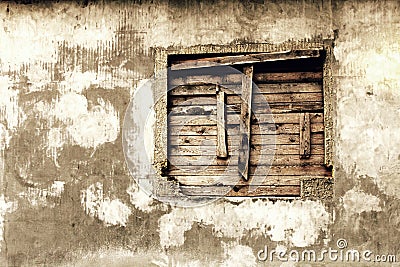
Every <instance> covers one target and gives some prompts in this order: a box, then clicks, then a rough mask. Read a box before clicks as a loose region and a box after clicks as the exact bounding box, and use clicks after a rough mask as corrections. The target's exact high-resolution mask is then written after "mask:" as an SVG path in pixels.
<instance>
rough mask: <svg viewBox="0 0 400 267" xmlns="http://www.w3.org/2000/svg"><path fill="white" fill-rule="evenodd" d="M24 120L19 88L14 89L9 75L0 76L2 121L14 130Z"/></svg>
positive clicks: (0, 117) (0, 119) (0, 111)
mask: <svg viewBox="0 0 400 267" xmlns="http://www.w3.org/2000/svg"><path fill="white" fill-rule="evenodd" d="M23 120H24V115H23V113H22V111H21V109H20V108H19V107H18V90H14V89H12V81H11V80H10V77H8V76H0V122H2V123H4V124H5V125H7V129H8V130H14V129H15V128H17V127H18V126H19V125H20V123H22V122H23Z"/></svg>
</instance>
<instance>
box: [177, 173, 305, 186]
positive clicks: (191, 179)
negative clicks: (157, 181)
mask: <svg viewBox="0 0 400 267" xmlns="http://www.w3.org/2000/svg"><path fill="white" fill-rule="evenodd" d="M174 179H175V180H177V181H179V183H181V184H183V185H229V186H234V185H239V186H240V185H256V186H257V185H275V186H279V185H300V181H301V179H302V176H299V175H297V176H296V175H291V176H282V175H274V176H273V175H268V176H255V175H250V176H249V181H245V180H243V179H242V178H241V177H239V176H236V178H234V177H230V178H227V176H226V175H220V176H215V175H214V176H212V175H208V176H203V175H193V176H190V175H182V176H174Z"/></svg>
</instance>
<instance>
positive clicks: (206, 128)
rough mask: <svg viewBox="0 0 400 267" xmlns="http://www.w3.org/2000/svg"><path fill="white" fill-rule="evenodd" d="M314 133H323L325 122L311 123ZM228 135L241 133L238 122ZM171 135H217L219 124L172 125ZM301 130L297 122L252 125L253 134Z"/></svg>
mask: <svg viewBox="0 0 400 267" xmlns="http://www.w3.org/2000/svg"><path fill="white" fill-rule="evenodd" d="M310 128H311V129H310V130H311V132H312V133H323V131H324V124H323V123H322V122H316V123H313V124H311V127H310ZM225 129H226V130H227V133H228V135H237V134H239V133H240V129H239V125H238V124H229V125H228V126H227V127H226V128H225ZM169 131H170V134H171V135H217V133H218V129H217V124H212V125H185V126H182V125H170V128H169ZM298 132H300V124H297V123H281V124H265V125H261V127H260V126H259V125H251V133H252V134H291V133H298Z"/></svg>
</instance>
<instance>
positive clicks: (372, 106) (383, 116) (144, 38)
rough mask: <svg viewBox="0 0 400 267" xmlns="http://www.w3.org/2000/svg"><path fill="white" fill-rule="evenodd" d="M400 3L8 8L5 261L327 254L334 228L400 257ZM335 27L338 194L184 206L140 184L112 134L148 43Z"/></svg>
mask: <svg viewBox="0 0 400 267" xmlns="http://www.w3.org/2000/svg"><path fill="white" fill-rule="evenodd" d="M399 10H400V7H399V4H398V2H396V1H387V2H386V1H358V2H357V1H346V2H342V1H301V2H298V1H284V0H282V1H244V2H239V1H212V2H208V1H207V2H198V1H169V2H167V1H153V2H145V1H143V3H141V4H139V3H127V4H124V3H115V2H113V3H108V2H104V3H103V2H102V3H96V4H93V3H90V4H89V5H88V6H86V7H83V6H79V5H78V4H76V3H72V2H61V3H49V4H48V5H39V4H34V5H18V4H14V3H1V4H0V17H1V19H0V35H1V40H0V72H1V73H0V95H1V97H0V178H1V179H0V181H1V183H2V185H1V188H0V190H1V194H2V197H1V198H0V202H1V203H0V207H1V208H0V229H1V231H0V233H2V236H4V241H5V242H3V248H2V250H1V257H0V263H1V265H4V266H7V265H9V266H21V265H27V266H34V265H50V266H54V265H66V266H68V264H69V263H70V264H69V265H70V266H73V264H75V266H82V265H86V266H100V265H109V266H113V265H114V266H124V265H125V266H132V265H134V266H135V265H136V266H139V265H150V264H153V265H158V266H170V265H177V266H196V265H197V266H204V265H207V263H208V265H216V266H220V265H222V264H226V265H227V264H230V263H231V262H232V261H235V263H238V262H246V263H248V265H251V264H253V263H258V262H256V261H255V260H254V256H255V252H256V250H257V249H258V248H262V247H263V245H264V244H265V243H267V244H269V245H271V247H277V246H283V245H284V246H285V248H287V249H291V248H293V247H296V246H300V247H303V246H314V247H319V248H321V246H326V245H332V246H334V245H335V242H336V239H337V238H339V237H342V238H346V239H347V240H348V242H349V244H350V245H351V246H354V247H359V248H364V249H371V250H375V251H378V252H381V253H393V254H396V253H397V254H398V253H399V251H400V246H399V229H400V221H399V218H400V214H399V210H400V204H399V200H398V198H399V190H398V188H399V187H400V184H399V183H400V179H398V177H399V175H400V173H399V172H400V171H399V170H400V163H399V160H400V159H399V153H398V152H397V151H399V144H400V142H399V141H400V140H399V134H398V130H399V128H400V125H399V120H398V117H399V115H400V114H399V106H400V102H399V99H400V98H399V90H398V88H399V85H400V84H399V83H400V82H399V75H400V73H399V70H400V66H399V65H400V53H399V47H400V43H399V40H400V36H399V35H400V33H399V31H398V29H399V27H400V17H399V15H398V14H399ZM334 31H335V33H336V37H337V38H336V39H335V49H334V54H335V60H336V62H335V66H334V82H335V89H336V92H337V95H336V101H337V103H336V106H337V110H336V116H337V124H336V132H337V133H338V135H337V136H336V138H335V144H336V154H335V157H336V159H335V162H336V165H335V166H334V167H335V195H336V196H335V198H334V199H332V200H329V201H326V202H324V203H321V202H317V201H310V200H309V201H292V202H289V201H271V200H254V201H253V200H250V199H247V200H238V201H221V202H218V203H214V204H212V205H210V206H204V207H200V208H196V209H177V208H170V207H168V206H166V205H163V204H160V203H158V202H157V201H154V200H152V199H151V198H150V197H148V196H146V195H144V194H143V192H141V191H140V190H138V188H137V187H135V185H134V184H133V179H132V178H131V177H130V175H129V173H128V171H127V169H126V167H125V162H124V157H123V153H122V148H121V136H120V135H121V131H120V128H121V127H122V118H123V114H124V112H125V109H126V106H127V104H128V102H129V97H130V96H132V95H133V92H134V88H135V85H137V84H140V83H141V82H145V81H146V79H147V78H149V77H150V76H151V75H152V73H153V66H154V57H153V54H152V53H153V52H152V50H151V49H150V48H152V47H163V48H166V47H168V46H182V47H188V46H192V45H206V44H217V45H224V44H230V43H231V42H271V43H275V44H276V43H279V42H283V41H287V40H289V39H290V40H303V39H304V38H330V37H332V36H333V35H334V34H333V33H334ZM153 122H154V118H153V121H151V120H150V121H149V127H148V128H151V124H152V123H153ZM146 136H147V137H149V138H148V140H147V141H146V144H147V145H148V148H149V150H151V147H153V144H152V140H151V139H152V138H151V135H147V134H146ZM150 154H151V153H150ZM61 185H62V186H61ZM3 229H4V232H3ZM60 233H63V238H59V234H60ZM237 255H243V258H240V259H237V258H236V257H237ZM217 259H218V260H217ZM152 261H153V262H152ZM282 266H295V264H294V263H282Z"/></svg>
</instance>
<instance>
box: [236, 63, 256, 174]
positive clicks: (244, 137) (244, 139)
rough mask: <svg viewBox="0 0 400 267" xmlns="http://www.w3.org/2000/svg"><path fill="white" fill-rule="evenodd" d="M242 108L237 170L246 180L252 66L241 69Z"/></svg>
mask: <svg viewBox="0 0 400 267" xmlns="http://www.w3.org/2000/svg"><path fill="white" fill-rule="evenodd" d="M243 73H244V76H243V79H242V107H241V113H240V133H241V142H240V148H239V158H238V169H239V173H240V174H241V175H242V178H243V179H244V180H248V165H249V158H250V144H251V140H250V139H251V138H250V137H251V114H252V112H251V107H252V105H251V104H252V98H253V80H252V78H253V66H245V67H243Z"/></svg>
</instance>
